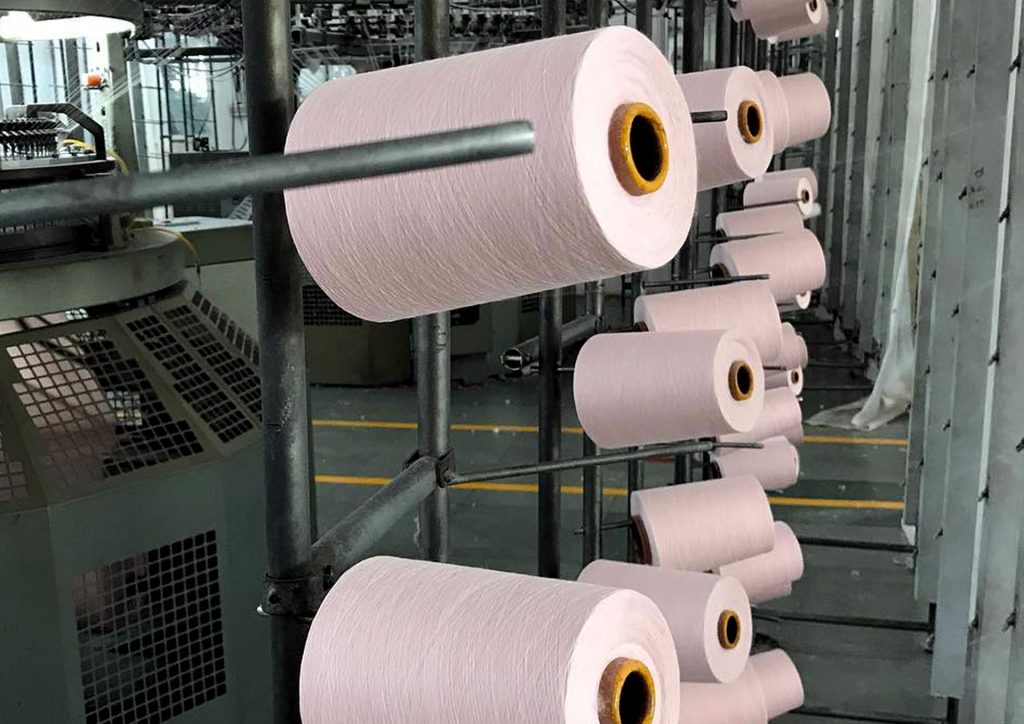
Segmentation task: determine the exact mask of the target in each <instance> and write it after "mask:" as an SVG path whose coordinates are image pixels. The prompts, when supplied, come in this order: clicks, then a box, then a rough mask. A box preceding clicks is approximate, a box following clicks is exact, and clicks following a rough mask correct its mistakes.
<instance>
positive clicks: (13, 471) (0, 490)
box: [0, 433, 28, 502]
mask: <svg viewBox="0 0 1024 724" xmlns="http://www.w3.org/2000/svg"><path fill="white" fill-rule="evenodd" d="M27 497H28V483H27V482H26V481H25V466H24V465H22V463H21V462H20V461H18V460H11V458H10V457H9V456H8V454H7V452H6V451H5V450H4V436H3V433H0V502H3V501H5V500H22V499H24V498H27Z"/></svg>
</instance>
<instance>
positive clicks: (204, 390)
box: [126, 315, 254, 442]
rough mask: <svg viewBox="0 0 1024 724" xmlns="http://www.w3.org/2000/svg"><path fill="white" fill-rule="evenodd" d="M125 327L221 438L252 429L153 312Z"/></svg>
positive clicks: (233, 404) (237, 408) (232, 438)
mask: <svg viewBox="0 0 1024 724" xmlns="http://www.w3.org/2000/svg"><path fill="white" fill-rule="evenodd" d="M126 326H127V327H128V329H129V330H130V331H131V332H132V333H133V334H134V335H135V337H136V338H137V339H138V340H139V341H140V342H141V343H142V344H143V346H145V347H146V349H148V350H149V351H150V352H152V353H153V356H154V357H156V358H157V359H158V360H159V361H160V364H162V365H163V366H164V368H165V369H166V370H167V371H168V372H169V373H170V374H171V375H172V376H173V377H174V389H175V390H176V391H177V392H178V394H180V395H181V397H182V399H183V400H184V401H185V402H186V403H187V404H188V405H190V406H191V407H192V409H194V410H195V411H196V413H197V414H198V415H199V416H200V417H201V418H202V419H203V421H204V422H205V423H206V424H207V425H209V426H210V429H211V430H213V431H214V432H215V433H216V434H217V437H219V438H220V439H221V441H223V442H231V441H232V440H234V439H235V438H237V437H238V436H239V435H242V434H244V433H246V432H249V431H250V430H252V429H253V427H254V426H253V424H252V423H251V422H250V421H249V418H247V417H246V416H245V414H244V413H243V412H242V411H241V409H239V407H238V406H237V405H236V404H235V403H234V401H232V399H231V398H230V397H228V396H227V395H226V394H224V392H223V391H222V390H221V389H220V388H219V387H218V386H217V385H216V384H215V383H214V381H213V379H212V378H211V377H210V375H208V374H207V373H206V370H204V369H203V368H202V366H200V365H199V363H198V362H196V360H195V358H194V357H193V356H192V354H191V353H190V352H189V351H188V350H187V349H185V347H184V346H183V345H182V344H181V343H180V342H179V341H178V340H177V338H175V337H174V335H172V334H171V332H170V330H168V329H167V327H166V326H165V325H164V324H163V322H161V321H160V320H159V319H158V318H157V317H156V316H155V315H148V316H145V317H142V318H141V319H136V320H133V321H130V322H128V323H127V325H126Z"/></svg>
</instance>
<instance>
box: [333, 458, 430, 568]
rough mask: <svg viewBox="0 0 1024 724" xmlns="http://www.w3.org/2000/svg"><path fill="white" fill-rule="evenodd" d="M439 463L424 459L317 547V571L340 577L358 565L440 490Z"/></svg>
mask: <svg viewBox="0 0 1024 724" xmlns="http://www.w3.org/2000/svg"><path fill="white" fill-rule="evenodd" d="M437 466H438V460H437V459H436V458H430V457H422V458H419V459H418V460H416V461H414V462H413V463H412V464H411V465H409V467H407V468H406V469H405V470H403V471H402V472H401V473H399V474H398V476H397V477H396V478H395V479H394V480H392V481H391V482H390V483H388V485H386V486H385V487H383V488H381V489H380V490H378V491H377V492H376V493H375V494H374V495H373V496H372V497H371V498H369V499H368V500H366V501H365V502H364V503H362V504H361V505H360V506H359V507H358V508H356V509H355V510H353V511H352V512H351V513H349V514H348V515H347V516H345V518H344V519H343V520H342V521H341V522H340V523H338V524H336V525H335V526H334V527H333V528H331V529H330V530H329V531H327V532H326V533H324V534H323V535H322V536H321V537H320V540H318V541H317V542H316V543H314V544H313V569H314V570H315V571H318V572H319V571H324V570H325V569H329V570H330V573H331V575H333V576H337V575H340V574H341V573H344V572H345V571H346V570H347V569H348V568H350V567H352V566H353V565H355V564H356V563H358V562H359V561H360V560H361V559H362V558H363V557H365V556H366V554H367V553H369V551H370V549H371V548H372V547H373V546H374V545H375V544H376V543H377V542H378V541H379V540H380V539H381V538H382V537H383V536H384V534H385V533H387V532H388V531H389V530H391V529H392V528H394V527H395V525H397V524H398V523H399V522H400V521H401V520H402V519H403V518H405V517H406V516H409V515H413V514H414V513H415V512H416V510H417V509H418V508H419V505H420V503H422V502H423V501H424V500H426V499H427V498H429V497H430V495H431V494H432V493H433V492H434V490H436V489H437V487H438V472H437Z"/></svg>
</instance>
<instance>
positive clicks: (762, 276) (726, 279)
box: [644, 274, 769, 289]
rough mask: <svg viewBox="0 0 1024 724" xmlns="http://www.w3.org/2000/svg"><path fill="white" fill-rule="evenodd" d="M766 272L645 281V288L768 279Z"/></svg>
mask: <svg viewBox="0 0 1024 724" xmlns="http://www.w3.org/2000/svg"><path fill="white" fill-rule="evenodd" d="M768 278H769V276H768V275H767V274H746V275H744V276H736V277H708V278H707V279H673V280H671V281H665V282H647V283H646V284H644V288H645V289H672V288H675V287H697V286H700V285H701V284H732V283H733V282H749V281H757V280H761V279H768Z"/></svg>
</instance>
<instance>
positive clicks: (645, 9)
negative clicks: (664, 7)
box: [636, 0, 654, 38]
mask: <svg viewBox="0 0 1024 724" xmlns="http://www.w3.org/2000/svg"><path fill="white" fill-rule="evenodd" d="M653 28H654V0H636V29H637V30H639V31H640V32H641V33H643V34H644V35H646V36H647V37H648V38H649V37H651V30H653Z"/></svg>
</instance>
